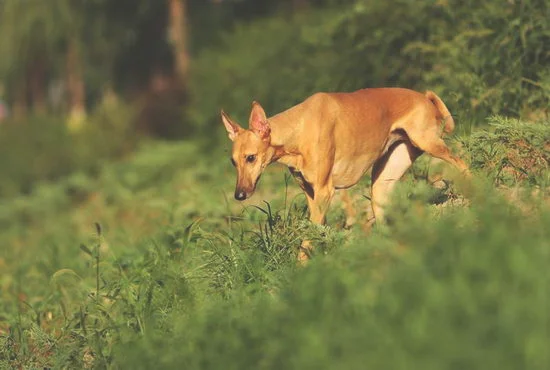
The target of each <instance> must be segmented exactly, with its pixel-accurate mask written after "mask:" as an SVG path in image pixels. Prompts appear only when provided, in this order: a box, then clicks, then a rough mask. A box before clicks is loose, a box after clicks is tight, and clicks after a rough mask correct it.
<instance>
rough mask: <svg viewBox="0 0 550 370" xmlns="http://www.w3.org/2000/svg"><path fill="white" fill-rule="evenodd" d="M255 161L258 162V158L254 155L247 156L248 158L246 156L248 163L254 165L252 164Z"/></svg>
mask: <svg viewBox="0 0 550 370" xmlns="http://www.w3.org/2000/svg"><path fill="white" fill-rule="evenodd" d="M255 160H256V156H255V155H254V154H250V155H247V156H246V161H247V162H248V163H252V162H254V161H255Z"/></svg>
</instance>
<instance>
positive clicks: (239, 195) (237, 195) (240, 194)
mask: <svg viewBox="0 0 550 370" xmlns="http://www.w3.org/2000/svg"><path fill="white" fill-rule="evenodd" d="M235 199H237V200H245V199H246V192H244V191H242V190H236V191H235Z"/></svg>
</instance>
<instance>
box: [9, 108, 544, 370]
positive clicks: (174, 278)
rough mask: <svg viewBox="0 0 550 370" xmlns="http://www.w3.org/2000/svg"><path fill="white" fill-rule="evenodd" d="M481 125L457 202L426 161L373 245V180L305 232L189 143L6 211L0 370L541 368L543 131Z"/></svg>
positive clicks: (299, 210) (223, 159) (222, 158)
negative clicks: (307, 252)
mask: <svg viewBox="0 0 550 370" xmlns="http://www.w3.org/2000/svg"><path fill="white" fill-rule="evenodd" d="M492 122H493V127H492V128H490V129H488V130H484V131H474V133H473V134H472V135H471V136H470V137H466V138H460V139H459V140H456V141H455V144H456V145H455V146H460V147H461V150H462V151H463V153H462V154H463V155H464V156H466V158H470V159H471V163H472V167H473V168H474V172H475V173H476V179H477V180H476V181H475V183H474V185H473V186H472V187H471V188H470V189H468V192H467V194H468V199H467V201H463V200H461V199H462V198H461V194H463V193H464V190H461V184H460V181H457V182H455V183H454V184H452V185H451V186H450V187H449V188H448V189H446V190H445V191H439V190H434V189H433V188H431V187H430V186H428V185H426V182H425V181H424V179H423V178H424V177H426V174H427V172H428V166H429V161H428V159H427V158H421V160H420V161H419V162H418V164H416V165H415V168H414V171H412V173H411V174H409V175H408V176H407V178H406V179H405V180H404V181H403V182H402V183H401V184H400V185H399V187H398V188H397V191H396V193H395V196H394V205H393V207H392V208H391V209H390V210H389V211H388V213H389V215H390V217H391V219H392V221H393V222H392V223H391V224H389V225H387V226H385V227H375V228H373V229H372V230H370V231H369V232H368V235H366V234H365V231H364V230H363V227H364V225H365V224H366V223H367V221H368V217H369V215H368V213H367V212H366V210H367V208H368V199H367V198H368V193H369V191H368V179H365V181H364V182H363V183H362V184H360V186H357V187H355V188H354V189H353V192H352V197H353V198H354V199H355V203H356V204H357V206H358V208H359V209H358V210H359V211H360V213H359V222H358V224H357V225H356V226H354V227H353V228H351V229H349V230H345V229H343V228H342V227H341V226H342V225H343V224H344V214H343V211H342V210H341V209H340V207H339V206H338V202H335V204H334V205H333V207H332V211H331V212H330V214H329V224H328V226H322V227H321V226H315V225H311V224H310V223H309V222H308V221H307V220H306V214H307V210H306V206H305V199H304V198H303V196H302V195H300V192H299V191H298V189H297V186H296V185H295V184H293V182H292V181H291V180H289V178H288V177H287V176H286V175H285V173H286V172H284V171H282V168H281V167H278V166H275V167H270V168H269V170H268V171H267V173H266V174H265V175H264V176H263V177H262V181H261V183H260V184H259V188H258V193H257V194H256V195H255V196H254V197H253V198H252V199H251V200H250V201H247V203H245V204H244V205H243V204H242V203H238V202H235V201H233V200H232V196H231V194H232V191H233V187H234V181H235V180H234V173H233V171H234V170H233V168H232V167H231V166H230V164H229V161H228V160H227V157H228V155H227V153H226V152H224V149H222V148H218V149H215V150H213V151H212V153H210V154H208V155H204V154H203V155H201V154H200V153H203V152H202V151H201V149H200V146H199V145H198V144H196V143H191V142H184V143H149V144H147V145H145V146H144V147H143V148H141V150H140V151H139V152H138V153H137V154H136V155H135V156H134V157H133V158H129V159H127V160H125V161H124V162H116V163H111V164H107V165H105V166H104V167H103V168H102V169H101V171H100V173H99V176H98V177H95V178H94V177H90V176H89V175H86V174H78V173H74V174H73V175H71V176H69V177H67V178H65V179H64V180H61V181H59V182H57V183H55V184H49V185H43V186H42V187H40V188H38V189H36V190H35V191H34V192H33V193H31V194H30V195H27V196H20V197H16V198H14V199H10V200H4V201H3V203H1V204H0V225H1V226H2V230H3V231H2V233H1V234H0V245H1V246H2V254H1V255H0V269H1V270H2V275H1V276H0V292H1V299H0V366H1V367H5V368H39V367H42V368H115V369H116V368H137V369H139V368H144V369H146V368H166V369H170V368H182V367H183V368H191V369H195V368H213V369H214V368H215V369H218V368H224V369H232V368H234V369H248V368H254V369H256V368H261V369H271V368H273V369H275V368H327V369H328V368H330V369H332V368H343V369H355V368H361V369H363V368H376V369H410V368H415V369H416V368H418V369H465V368H467V369H477V368H480V369H481V368H483V369H492V368H497V367H498V368H504V369H518V368H521V369H544V368H548V367H549V366H550V358H549V355H548V352H547V348H548V344H549V343H550V318H549V315H548V312H550V307H549V304H550V301H549V294H550V291H549V290H548V287H549V286H550V281H549V280H550V274H549V273H548V272H547V271H548V269H547V266H548V264H549V263H550V243H549V242H548V241H549V240H550V229H549V228H548V227H547V225H549V224H550V208H549V207H548V205H549V203H548V199H549V198H548V187H547V184H548V182H547V181H548V174H549V171H548V140H547V138H548V137H549V136H548V135H547V130H548V129H547V127H548V123H547V122H546V123H541V124H539V125H536V124H533V123H526V122H515V121H510V120H506V119H503V118H494V119H492ZM529 153H530V154H531V155H528V154H529ZM503 158H508V159H503ZM511 164H513V166H512V165H511ZM510 166H512V167H511V169H509V167H510ZM518 168H521V169H522V170H518ZM509 189H515V191H514V192H513V193H512V192H510V191H509ZM303 238H309V239H311V240H313V241H314V242H315V243H314V244H315V245H316V246H317V249H316V253H315V255H314V258H313V260H312V261H311V263H310V264H309V265H308V266H307V267H306V268H299V267H297V265H296V262H295V255H296V249H297V246H298V245H299V243H300V241H301V240H302V239H303Z"/></svg>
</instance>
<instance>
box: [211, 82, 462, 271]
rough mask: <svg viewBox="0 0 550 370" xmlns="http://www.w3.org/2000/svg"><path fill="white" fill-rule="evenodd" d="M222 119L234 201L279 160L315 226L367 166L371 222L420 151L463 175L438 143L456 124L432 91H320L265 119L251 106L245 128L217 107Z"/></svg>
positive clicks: (302, 256) (379, 218)
mask: <svg viewBox="0 0 550 370" xmlns="http://www.w3.org/2000/svg"><path fill="white" fill-rule="evenodd" d="M221 119H222V122H223V124H224V126H225V129H226V130H227V134H228V136H229V139H230V140H231V141H233V148H232V153H231V162H232V163H233V165H234V166H235V167H236V169H237V185H236V188H235V199H237V200H239V201H242V200H245V199H247V198H248V197H250V196H251V195H252V194H253V193H254V190H255V189H256V185H257V183H258V180H259V178H260V175H261V174H262V172H263V171H264V170H265V168H266V167H267V166H268V165H269V164H270V163H273V162H279V163H283V164H285V165H286V166H288V168H289V170H290V172H291V174H292V175H293V176H294V178H295V179H296V180H297V182H298V184H299V185H300V187H301V189H302V190H303V191H304V193H305V195H306V198H307V203H308V208H309V213H310V220H311V222H313V223H317V224H324V223H325V214H326V212H327V210H328V208H329V205H330V202H331V199H332V197H333V195H334V192H335V190H337V189H347V188H350V187H352V186H353V185H355V184H357V182H359V180H360V179H361V177H362V176H363V175H364V174H365V173H366V172H367V171H368V170H369V169H370V168H372V198H371V201H372V208H373V213H374V217H375V220H376V222H383V221H384V207H385V206H386V205H387V204H388V201H389V196H390V194H391V191H392V189H393V187H394V185H395V183H396V182H397V181H398V180H399V179H400V178H401V177H402V176H403V175H404V173H405V172H406V171H407V169H408V168H409V167H411V165H412V164H413V162H414V161H415V159H417V158H418V157H419V156H420V155H421V154H422V153H424V152H426V153H428V154H430V155H431V156H433V157H435V158H439V159H442V160H443V161H445V162H448V163H450V164H451V165H453V166H454V167H456V168H457V169H458V170H459V171H461V172H462V173H463V174H465V175H467V176H469V170H468V166H467V165H466V164H465V163H464V162H463V161H462V160H461V159H460V158H458V157H456V156H454V155H453V154H452V153H451V151H450V150H449V148H448V147H447V145H446V144H445V142H444V141H443V139H442V137H443V136H444V135H445V134H450V133H451V132H452V131H453V130H454V126H455V123H454V120H453V117H452V116H451V113H450V112H449V110H448V109H447V107H446V106H445V104H444V103H443V101H442V100H441V99H440V98H439V97H438V96H437V95H436V94H435V93H434V92H432V91H427V92H426V93H424V94H422V93H420V92H416V91H413V90H409V89H404V88H370V89H362V90H358V91H355V92H350V93H324V92H321V93H316V94H314V95H312V96H310V97H309V98H307V99H306V100H305V101H303V102H302V103H300V104H298V105H296V106H294V107H292V108H290V109H288V110H286V111H284V112H282V113H279V114H277V115H275V116H272V117H269V118H267V116H266V113H265V111H264V109H263V108H262V106H261V105H260V104H259V103H258V102H256V101H254V102H253V103H252V110H251V113H250V118H249V122H248V123H249V129H248V130H247V129H243V128H242V127H241V126H240V125H239V124H238V123H236V122H235V121H234V120H232V119H231V118H230V117H229V116H228V115H227V114H226V113H225V112H224V111H223V110H222V111H221ZM348 201H349V200H348ZM311 249H312V246H311V244H310V243H309V242H308V241H304V242H303V243H302V247H301V248H300V251H299V253H298V259H299V260H300V261H305V260H307V259H308V258H309V255H310V253H311Z"/></svg>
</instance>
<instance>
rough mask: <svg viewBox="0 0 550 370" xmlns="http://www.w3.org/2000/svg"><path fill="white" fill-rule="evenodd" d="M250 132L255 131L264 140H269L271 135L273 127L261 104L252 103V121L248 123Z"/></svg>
mask: <svg viewBox="0 0 550 370" xmlns="http://www.w3.org/2000/svg"><path fill="white" fill-rule="evenodd" d="M248 125H249V128H250V130H252V131H254V133H256V135H258V136H259V137H260V138H261V139H262V140H264V141H265V140H268V139H269V135H270V134H271V127H270V126H269V122H267V117H266V115H265V111H264V109H263V108H262V106H261V105H260V103H258V102H256V101H254V102H252V111H251V112H250V119H249V121H248Z"/></svg>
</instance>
